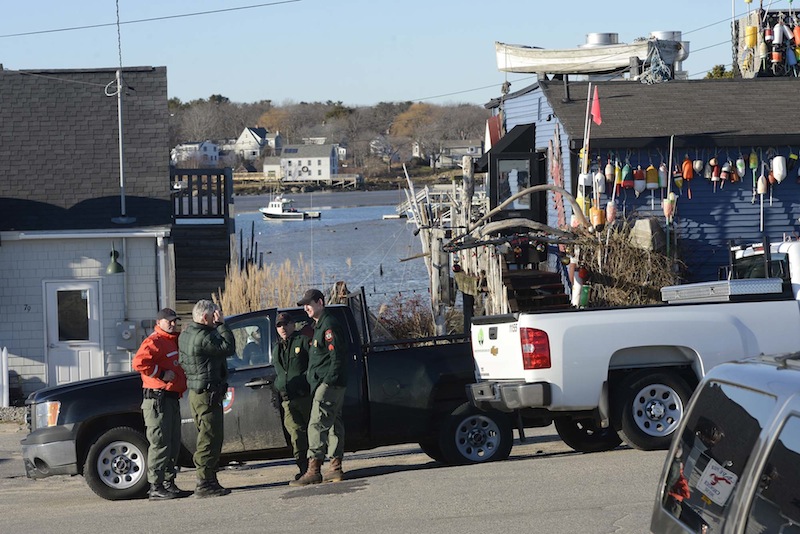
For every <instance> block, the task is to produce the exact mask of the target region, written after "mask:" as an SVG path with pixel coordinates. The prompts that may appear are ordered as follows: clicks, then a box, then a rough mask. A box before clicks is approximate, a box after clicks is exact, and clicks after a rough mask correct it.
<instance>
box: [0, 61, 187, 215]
mask: <svg viewBox="0 0 800 534" xmlns="http://www.w3.org/2000/svg"><path fill="white" fill-rule="evenodd" d="M115 77H116V69H114V68H108V69H65V70H36V71H34V70H26V71H13V70H2V69H0V140H2V141H1V142H0V176H2V177H3V179H2V180H0V230H3V231H4V230H72V229H100V228H109V227H115V224H114V223H112V222H111V219H112V218H114V217H119V216H120V215H121V204H122V202H121V187H120V179H119V141H118V131H119V125H118V119H117V117H118V115H117V98H109V97H108V96H106V94H105V91H104V89H105V88H106V86H107V85H108V84H111V87H112V88H113V87H114V83H113V82H114V80H115ZM123 80H124V82H125V85H126V86H127V90H126V91H125V93H124V94H123V97H122V102H123V141H124V156H125V157H124V159H123V162H124V164H125V167H124V171H125V173H124V176H125V206H126V215H127V216H130V217H135V218H136V222H135V223H134V224H133V225H131V226H134V227H141V226H157V225H164V224H171V217H172V202H171V198H170V192H171V191H170V174H169V160H168V157H167V155H166V147H167V146H168V119H169V111H168V108H167V71H166V68H165V67H126V68H124V69H123ZM43 134H47V135H43Z"/></svg>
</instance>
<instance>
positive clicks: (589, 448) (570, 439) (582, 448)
mask: <svg viewBox="0 0 800 534" xmlns="http://www.w3.org/2000/svg"><path fill="white" fill-rule="evenodd" d="M554 423H555V425H556V431H557V432H558V436H559V437H560V438H561V440H562V441H563V442H564V443H566V444H567V445H569V446H570V447H571V448H572V449H575V450H576V451H578V452H601V451H610V450H611V449H613V448H614V447H616V446H617V445H619V444H620V443H622V440H621V439H620V437H619V436H618V435H617V432H616V431H615V430H614V429H613V428H611V427H608V428H602V427H598V426H597V423H595V422H594V419H591V418H586V419H572V418H570V417H558V418H556V419H555V421H554Z"/></svg>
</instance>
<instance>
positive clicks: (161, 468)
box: [132, 308, 190, 501]
mask: <svg viewBox="0 0 800 534" xmlns="http://www.w3.org/2000/svg"><path fill="white" fill-rule="evenodd" d="M177 320H178V314H176V313H175V311H174V310H172V309H170V308H164V309H163V310H161V311H159V312H158V315H156V325H155V328H154V329H153V333H152V334H150V335H149V336H147V337H146V338H144V341H142V344H141V346H140V347H139V350H138V351H136V356H134V357H133V362H132V367H133V369H134V370H135V371H139V373H141V375H142V388H143V389H142V392H143V396H144V400H143V401H142V415H143V416H144V424H145V427H146V428H147V441H149V442H150V447H149V448H148V450H147V481H148V482H150V493H149V497H150V500H151V501H158V500H164V499H174V498H175V497H185V496H187V495H189V494H190V492H184V491H182V490H181V489H179V488H178V487H177V486H176V485H175V473H176V463H177V460H178V453H179V452H180V450H181V408H180V405H179V403H178V399H180V398H181V396H182V395H183V392H184V391H186V375H185V374H184V372H183V369H182V368H181V366H180V364H179V363H178V334H177V333H176V332H175V322H176V321H177Z"/></svg>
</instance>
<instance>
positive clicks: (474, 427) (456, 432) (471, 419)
mask: <svg viewBox="0 0 800 534" xmlns="http://www.w3.org/2000/svg"><path fill="white" fill-rule="evenodd" d="M513 444H514V433H513V430H512V427H511V420H510V419H509V418H508V416H507V415H506V414H504V413H502V412H498V411H496V410H488V411H485V412H484V411H481V410H478V409H477V408H475V407H473V406H472V405H470V404H469V403H464V404H462V405H461V406H459V407H458V408H456V409H455V410H453V412H452V413H451V414H450V415H449V416H448V417H447V418H445V420H444V424H443V425H442V432H441V434H440V436H439V448H440V449H441V453H442V461H443V462H444V463H446V464H449V465H464V464H479V463H485V462H495V461H498V460H505V459H506V458H508V455H509V454H511V446H512V445H513Z"/></svg>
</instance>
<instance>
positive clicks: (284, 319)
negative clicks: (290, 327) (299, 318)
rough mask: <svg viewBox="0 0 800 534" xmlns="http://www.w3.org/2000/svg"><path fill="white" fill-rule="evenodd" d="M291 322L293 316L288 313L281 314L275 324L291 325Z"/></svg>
mask: <svg viewBox="0 0 800 534" xmlns="http://www.w3.org/2000/svg"><path fill="white" fill-rule="evenodd" d="M290 322H292V316H291V315H289V314H288V313H286V312H281V313H279V314H278V317H277V319H276V320H275V324H281V323H290Z"/></svg>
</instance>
